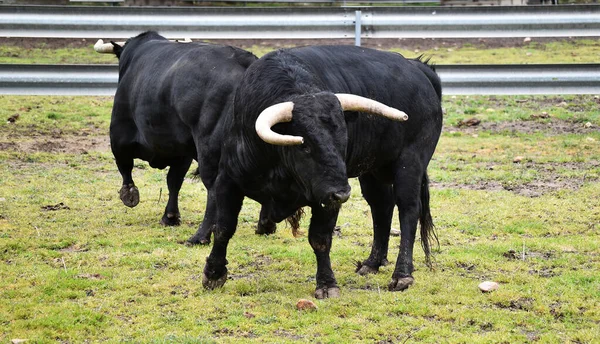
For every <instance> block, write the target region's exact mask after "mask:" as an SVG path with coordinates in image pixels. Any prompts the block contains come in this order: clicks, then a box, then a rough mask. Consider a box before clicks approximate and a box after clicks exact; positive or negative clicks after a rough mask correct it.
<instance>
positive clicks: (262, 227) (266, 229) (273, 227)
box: [254, 221, 277, 235]
mask: <svg viewBox="0 0 600 344" xmlns="http://www.w3.org/2000/svg"><path fill="white" fill-rule="evenodd" d="M275 231H277V224H275V222H272V221H266V223H261V222H258V224H257V225H256V231H254V233H256V234H258V235H269V234H273V233H275Z"/></svg>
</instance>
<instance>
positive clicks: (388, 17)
mask: <svg viewBox="0 0 600 344" xmlns="http://www.w3.org/2000/svg"><path fill="white" fill-rule="evenodd" d="M356 11H360V12H361V16H360V18H359V20H356ZM357 22H360V26H359V29H360V30H356V28H355V25H356V23H357ZM150 29H151V30H156V31H159V32H160V33H161V34H162V35H164V36H166V37H168V38H172V39H175V38H193V39H250V38H258V39H300V38H312V39H321V38H352V37H355V32H360V33H361V37H362V38H434V37H438V38H466V37H526V36H528V37H570V36H600V6H598V5H565V6H514V7H513V6H502V7H500V6H497V7H496V6H489V7H319V8H311V7H309V8H306V7H301V8H298V7H294V8H289V7H268V8H248V7H243V8H240V7H231V8H222V7H221V8H219V7H112V6H110V7H92V6H0V36H3V37H63V38H116V39H123V38H129V37H132V36H135V35H137V34H139V33H140V32H142V31H146V30H150Z"/></svg>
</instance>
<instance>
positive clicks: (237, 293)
mask: <svg viewBox="0 0 600 344" xmlns="http://www.w3.org/2000/svg"><path fill="white" fill-rule="evenodd" d="M562 102H564V103H566V104H567V105H562V106H561V107H558V108H557V107H556V106H555V105H556V104H560V103H562ZM594 104H596V106H594ZM111 106H112V99H111V98H107V97H26V96H2V97H0V120H2V121H0V166H2V168H0V342H3V343H4V342H10V340H11V339H14V338H25V339H29V342H33V343H45V342H57V341H58V342H83V341H91V342H99V341H106V342H118V341H124V342H148V343H165V342H173V343H221V342H240V343H245V342H248V343H250V342H265V343H273V342H277V343H284V342H296V341H301V342H311V343H313V342H321V343H349V342H364V343H372V342H393V343H402V342H414V341H422V342H427V343H440V342H451V343H456V342H468V343H489V342H494V343H496V342H508V343H519V342H533V341H536V342H544V343H546V342H550V343H556V342H560V343H564V342H581V343H584V342H586V343H592V342H595V341H597V338H600V330H599V328H600V327H599V326H598V324H599V323H600V277H599V274H598V271H600V251H599V249H598V248H599V247H600V235H599V233H600V202H599V200H600V164H599V161H600V134H599V133H598V131H597V130H596V131H587V132H585V133H581V134H577V133H568V132H567V133H561V132H553V133H548V132H541V133H540V132H532V133H524V132H504V131H495V130H479V131H477V132H475V133H474V132H470V131H466V130H459V129H458V128H456V127H455V125H456V124H457V123H458V121H460V120H464V119H467V118H470V117H473V116H477V117H478V118H479V119H481V120H482V125H483V124H486V123H496V124H502V123H507V122H509V121H513V120H519V123H521V124H522V125H523V127H527V126H529V125H531V124H532V123H537V122H542V123H546V122H549V123H567V124H569V125H573V126H576V125H578V124H583V123H585V122H590V123H592V124H593V125H595V126H596V127H597V126H599V125H600V118H599V114H598V111H597V99H595V98H594V97H593V96H576V97H575V96H573V97H473V96H471V97H446V99H445V101H444V107H445V109H446V112H447V114H446V117H445V125H446V127H445V129H444V132H443V135H442V138H441V140H440V143H439V145H438V148H437V151H436V154H435V155H434V159H433V161H432V163H431V165H430V177H431V180H432V182H434V183H438V184H436V185H434V187H432V190H431V193H432V195H431V199H432V204H431V206H432V214H433V217H434V222H435V223H436V227H437V233H438V236H439V238H440V247H439V250H436V252H435V256H434V258H435V264H434V266H435V269H434V270H433V271H430V270H429V269H427V268H426V266H425V264H424V257H423V253H422V251H421V250H420V249H416V250H415V265H416V271H415V273H414V277H415V284H414V285H413V286H412V287H411V288H409V289H408V290H407V291H405V292H388V291H387V290H386V286H387V283H388V281H389V279H390V276H391V273H392V271H393V264H391V265H388V266H385V267H383V268H382V269H381V271H380V273H378V274H376V275H371V276H367V277H363V276H358V275H356V274H355V273H354V268H355V267H354V263H355V261H356V260H359V259H361V260H362V259H365V258H366V257H367V255H368V252H369V248H370V244H371V229H370V227H371V221H370V213H369V208H368V206H367V205H366V202H365V201H364V200H363V199H362V198H361V196H360V190H359V185H358V183H357V182H356V181H355V180H353V181H352V182H351V185H352V187H353V191H352V197H351V198H350V200H349V202H348V203H347V204H345V205H344V207H343V209H342V212H341V215H340V218H339V221H338V225H340V226H341V228H342V229H341V232H342V236H341V237H336V238H334V244H333V249H332V253H331V258H332V265H333V269H334V271H335V272H336V277H337V279H338V282H339V284H340V287H341V288H342V297H341V298H339V299H330V300H314V298H313V296H312V294H313V291H314V287H315V286H314V283H315V280H314V274H315V271H316V263H315V259H314V255H313V253H312V250H311V249H310V245H309V244H308V242H307V238H306V235H305V236H303V237H301V238H294V237H293V236H292V234H291V233H290V230H289V229H288V228H286V227H285V226H284V225H283V224H280V225H279V226H278V227H279V228H278V231H277V233H276V234H275V235H272V236H269V237H259V236H256V235H254V226H255V223H256V220H257V217H258V211H259V206H258V205H257V204H256V203H255V202H252V201H249V200H247V201H246V202H245V204H244V207H243V209H242V213H241V214H240V225H239V228H238V231H237V233H236V235H235V236H234V238H233V239H232V241H231V244H230V249H229V254H228V260H229V265H228V268H229V271H230V277H231V278H230V280H228V282H227V283H226V284H225V286H224V288H222V289H219V290H216V291H205V290H204V289H203V288H202V285H201V273H202V268H203V266H204V262H205V258H206V257H207V256H208V253H209V251H210V248H209V247H193V248H190V247H186V246H183V245H181V244H180V242H181V241H182V240H184V239H186V238H187V237H189V236H190V235H191V234H192V233H193V232H194V231H195V229H196V227H197V226H198V224H199V223H200V221H201V220H202V217H203V211H204V205H205V197H206V193H205V189H204V187H203V186H202V184H201V183H200V182H195V181H193V180H191V179H187V180H186V182H185V183H184V185H183V188H182V192H181V197H180V208H181V213H182V220H183V224H182V226H180V227H162V226H160V225H159V224H158V222H159V219H160V216H161V215H162V212H163V210H164V206H165V205H166V196H167V195H166V183H165V171H160V170H155V169H152V168H150V167H149V166H148V165H147V164H146V163H145V162H140V161H138V162H136V168H135V169H134V179H135V181H136V184H137V185H138V186H139V188H140V194H141V201H140V204H139V205H138V206H137V207H135V208H133V209H130V208H127V207H125V206H124V205H122V204H121V202H120V200H119V198H118V189H119V186H120V183H121V180H120V176H119V174H118V172H117V169H116V166H115V165H114V162H113V158H112V154H111V153H110V151H109V150H108V148H107V147H104V148H101V149H94V148H92V149H88V148H89V147H90V145H88V144H86V142H88V141H90V140H94V139H97V140H102V139H104V140H106V135H107V133H108V124H109V119H110V109H111ZM21 109H27V110H26V111H25V110H21ZM488 109H494V111H487V110H488ZM555 110H556V112H554V111H555ZM540 111H549V112H551V114H552V117H550V118H549V119H532V118H531V116H532V115H534V114H537V113H539V112H540ZM14 113H20V116H19V118H18V119H17V121H16V122H15V123H6V121H5V119H6V118H8V117H9V116H11V115H13V114H14ZM70 138H75V140H74V142H76V143H78V144H79V145H80V146H85V147H86V149H87V150H88V151H87V152H86V153H85V154H84V153H80V152H79V150H78V147H79V146H75V145H74V146H72V147H71V148H70V149H66V151H62V150H60V149H59V150H55V149H53V148H52V147H53V146H52V143H55V142H56V141H68V139H70ZM32 142H37V143H38V145H34V144H32ZM69 142H70V141H69ZM15 147H16V148H15ZM28 147H29V148H28ZM31 147H37V148H36V149H31ZM91 147H93V146H91ZM517 155H521V156H524V157H525V159H524V161H523V162H521V163H513V158H514V157H515V156H517ZM490 167H492V168H491V169H490ZM536 182H553V183H559V182H560V183H559V184H558V185H559V186H558V187H554V188H553V187H549V188H547V189H544V192H543V193H541V194H540V195H538V196H537V197H528V196H524V195H522V194H520V193H518V192H516V191H515V190H519V189H522V188H527V186H528V185H533V184H535V183H536ZM485 183H488V184H489V183H491V184H494V183H495V184H494V185H496V184H497V185H498V186H499V187H498V188H486V187H483V188H481V189H477V188H475V187H473V186H477V185H480V186H485V185H486V184H485ZM561 183H562V184H561ZM565 185H566V186H568V188H567V187H563V186H565ZM510 190H513V191H510ZM60 202H62V203H64V205H66V206H67V207H68V209H60V210H55V211H48V210H44V209H43V207H44V206H47V205H56V204H58V203H60ZM395 216H396V218H395V220H394V224H393V227H395V228H398V220H397V214H396V215H395ZM309 217H310V216H309V214H308V215H307V216H306V218H305V220H304V221H303V223H302V228H303V229H304V230H306V228H307V225H308V222H307V220H306V219H307V218H309ZM398 244H399V239H398V238H397V237H392V239H391V245H390V246H391V247H392V248H391V249H390V254H389V255H388V258H389V259H390V261H391V262H392V263H393V262H394V261H395V257H396V254H397V247H398ZM484 280H495V281H497V282H499V283H500V284H501V286H500V289H499V290H497V291H495V292H492V293H490V294H482V293H481V292H480V291H479V290H478V289H477V285H478V284H479V283H480V282H482V281H484ZM301 298H307V299H311V300H314V301H315V303H316V304H317V305H318V307H319V308H318V310H317V311H314V312H300V311H297V310H296V308H295V304H296V302H297V301H298V299H301Z"/></svg>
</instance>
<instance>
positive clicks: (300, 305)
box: [296, 299, 317, 311]
mask: <svg viewBox="0 0 600 344" xmlns="http://www.w3.org/2000/svg"><path fill="white" fill-rule="evenodd" d="M296 308H297V309H298V310H299V311H305V310H316V309H317V305H315V303H314V302H312V301H311V300H307V299H300V300H298V302H297V303H296Z"/></svg>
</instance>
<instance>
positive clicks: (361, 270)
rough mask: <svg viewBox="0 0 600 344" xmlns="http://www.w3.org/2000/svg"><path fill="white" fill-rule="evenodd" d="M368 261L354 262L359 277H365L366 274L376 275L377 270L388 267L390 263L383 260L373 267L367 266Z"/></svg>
mask: <svg viewBox="0 0 600 344" xmlns="http://www.w3.org/2000/svg"><path fill="white" fill-rule="evenodd" d="M367 262H368V260H365V261H364V262H360V261H358V262H356V271H355V272H356V273H357V274H359V275H361V276H366V275H368V274H376V273H378V272H379V268H380V267H382V266H386V265H388V264H389V263H390V262H389V261H388V260H387V259H385V258H384V259H383V260H382V261H381V263H379V265H377V264H375V266H373V264H367Z"/></svg>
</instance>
